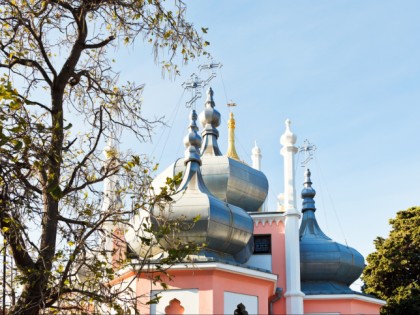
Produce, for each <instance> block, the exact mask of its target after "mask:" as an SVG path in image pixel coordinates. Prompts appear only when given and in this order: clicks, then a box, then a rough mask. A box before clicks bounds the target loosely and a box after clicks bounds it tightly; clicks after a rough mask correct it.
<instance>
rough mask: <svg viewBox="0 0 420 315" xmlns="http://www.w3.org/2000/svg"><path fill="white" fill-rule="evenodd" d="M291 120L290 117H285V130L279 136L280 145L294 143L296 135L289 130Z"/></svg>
mask: <svg viewBox="0 0 420 315" xmlns="http://www.w3.org/2000/svg"><path fill="white" fill-rule="evenodd" d="M291 123H292V122H291V121H290V119H286V122H285V124H286V131H285V132H284V133H283V134H282V135H281V137H280V144H281V145H282V146H288V145H294V144H295V143H296V140H297V137H296V135H295V134H294V133H293V132H292V131H291V130H290V124H291Z"/></svg>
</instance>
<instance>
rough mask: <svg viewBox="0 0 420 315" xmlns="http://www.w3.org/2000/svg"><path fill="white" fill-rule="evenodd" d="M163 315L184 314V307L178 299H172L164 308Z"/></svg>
mask: <svg viewBox="0 0 420 315" xmlns="http://www.w3.org/2000/svg"><path fill="white" fill-rule="evenodd" d="M165 314H168V315H169V314H171V315H178V314H184V307H183V306H182V305H181V302H180V301H179V300H178V299H172V300H171V301H169V304H168V306H167V307H165Z"/></svg>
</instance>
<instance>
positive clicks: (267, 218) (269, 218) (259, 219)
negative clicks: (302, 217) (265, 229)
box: [251, 212, 286, 226]
mask: <svg viewBox="0 0 420 315" xmlns="http://www.w3.org/2000/svg"><path fill="white" fill-rule="evenodd" d="M251 218H252V219H253V220H254V224H255V225H258V224H259V223H261V224H262V225H263V226H264V225H266V224H267V223H268V224H269V225H271V224H273V222H275V223H276V224H277V225H278V224H279V223H280V222H284V221H285V219H286V217H285V215H284V213H282V212H279V213H264V214H260V213H259V214H252V213H251Z"/></svg>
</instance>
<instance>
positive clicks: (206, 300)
mask: <svg viewBox="0 0 420 315" xmlns="http://www.w3.org/2000/svg"><path fill="white" fill-rule="evenodd" d="M170 274H171V275H172V276H174V277H173V278H172V280H170V281H169V280H168V279H167V278H164V277H162V278H163V279H165V281H166V283H167V284H168V289H198V290H199V301H200V302H199V312H200V314H223V313H224V303H223V301H224V292H233V293H239V294H246V295H253V296H258V302H259V303H258V304H259V306H258V313H259V314H268V303H267V302H266V301H268V298H269V297H270V296H271V295H272V294H273V292H274V289H275V284H274V282H273V281H269V280H262V279H257V278H254V277H249V276H245V275H242V274H236V273H231V272H225V271H221V270H214V269H213V270H200V268H199V265H197V269H189V270H170ZM146 276H147V274H146ZM149 276H150V275H149ZM150 278H151V277H148V278H145V276H143V275H142V276H141V277H140V278H138V282H137V292H136V293H137V296H140V299H139V304H138V308H139V311H140V313H142V314H149V313H150V307H149V306H148V305H146V303H147V301H148V298H147V295H149V293H150V291H152V290H162V287H161V286H160V285H158V284H156V285H154V284H153V283H152V281H151V280H150ZM179 300H180V301H181V303H186V302H187V303H188V301H182V299H179ZM233 311H234V310H232V313H233Z"/></svg>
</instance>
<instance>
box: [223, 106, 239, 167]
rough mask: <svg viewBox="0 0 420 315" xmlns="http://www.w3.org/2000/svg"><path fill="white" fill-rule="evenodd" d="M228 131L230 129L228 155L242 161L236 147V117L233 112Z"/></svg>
mask: <svg viewBox="0 0 420 315" xmlns="http://www.w3.org/2000/svg"><path fill="white" fill-rule="evenodd" d="M228 131H229V138H228V149H227V152H226V155H227V156H228V157H230V158H232V159H235V160H238V161H240V159H239V156H238V153H236V148H235V118H234V116H233V113H232V112H230V113H229V120H228Z"/></svg>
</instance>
